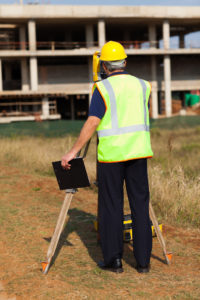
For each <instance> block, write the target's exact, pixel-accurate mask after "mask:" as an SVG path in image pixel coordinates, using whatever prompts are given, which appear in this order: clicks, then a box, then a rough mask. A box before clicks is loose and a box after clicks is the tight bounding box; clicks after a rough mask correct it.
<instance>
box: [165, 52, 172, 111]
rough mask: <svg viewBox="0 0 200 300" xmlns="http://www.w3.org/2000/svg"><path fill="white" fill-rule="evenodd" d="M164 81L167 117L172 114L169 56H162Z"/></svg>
mask: <svg viewBox="0 0 200 300" xmlns="http://www.w3.org/2000/svg"><path fill="white" fill-rule="evenodd" d="M164 81H165V113H166V116H167V117H170V116H171V114H172V96H171V63H170V56H169V55H165V56H164Z"/></svg>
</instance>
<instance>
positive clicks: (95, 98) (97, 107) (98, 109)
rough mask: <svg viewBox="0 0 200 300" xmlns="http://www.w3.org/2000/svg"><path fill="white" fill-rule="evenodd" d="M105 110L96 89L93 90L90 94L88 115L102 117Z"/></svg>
mask: <svg viewBox="0 0 200 300" xmlns="http://www.w3.org/2000/svg"><path fill="white" fill-rule="evenodd" d="M105 111H106V107H105V103H104V101H103V99H102V97H101V94H100V93H99V91H98V89H97V88H96V89H95V90H94V93H93V95H92V99H91V103H90V108H89V116H95V117H97V118H99V119H102V118H103V116H104V114H105Z"/></svg>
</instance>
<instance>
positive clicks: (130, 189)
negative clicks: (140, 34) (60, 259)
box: [62, 41, 153, 273]
mask: <svg viewBox="0 0 200 300" xmlns="http://www.w3.org/2000/svg"><path fill="white" fill-rule="evenodd" d="M126 58H127V55H126V53H125V51H124V48H123V46H122V45H121V44H119V43H117V42H113V41H110V42H108V43H106V44H105V45H104V46H103V47H102V49H101V56H100V61H101V64H102V67H103V69H104V71H105V73H106V76H107V78H106V79H104V80H101V81H99V82H97V83H95V85H94V92H93V96H92V100H91V105H90V110H89V117H88V119H87V121H86V122H85V124H84V126H83V128H82V130H81V133H80V136H79V138H78V139H77V141H76V143H75V144H74V146H73V147H72V149H71V150H70V151H69V152H68V153H67V154H66V155H64V156H63V157H62V166H63V167H64V168H66V169H67V168H70V163H69V161H70V160H71V159H73V158H74V157H75V156H76V153H77V152H78V151H79V150H80V149H81V148H82V147H83V145H84V144H85V143H86V142H87V140H88V139H89V138H90V137H91V136H92V134H93V133H94V131H95V130H97V132H98V138H99V144H98V172H97V173H98V188H99V192H98V214H99V216H98V217H99V233H100V240H101V248H102V253H103V258H104V260H103V261H101V262H99V263H98V266H99V267H100V268H102V269H108V270H111V271H114V272H118V273H120V272H123V268H122V262H121V259H122V255H123V186H124V181H125V184H126V189H127V194H128V199H129V204H130V208H131V215H132V220H133V246H134V256H135V259H136V261H137V267H136V269H137V271H138V272H140V273H147V272H149V264H150V255H151V249H152V233H151V224H150V219H149V186H148V175H147V158H149V157H152V155H153V153H152V150H151V145H150V133H149V112H148V101H149V95H150V84H149V82H147V81H144V80H142V79H139V78H136V77H134V76H131V75H129V74H128V73H126V72H125V71H124V69H125V67H126Z"/></svg>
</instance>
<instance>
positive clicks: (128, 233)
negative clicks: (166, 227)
mask: <svg viewBox="0 0 200 300" xmlns="http://www.w3.org/2000/svg"><path fill="white" fill-rule="evenodd" d="M123 225H124V226H123V238H124V242H131V241H132V240H133V238H134V232H133V229H132V219H131V214H128V215H124V221H123ZM159 228H160V231H161V232H162V224H159ZM94 229H95V230H96V231H98V221H97V220H95V221H94ZM151 231H152V237H155V236H157V235H156V232H155V228H154V225H153V224H152V223H151Z"/></svg>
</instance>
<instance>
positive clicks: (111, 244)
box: [98, 159, 152, 266]
mask: <svg viewBox="0 0 200 300" xmlns="http://www.w3.org/2000/svg"><path fill="white" fill-rule="evenodd" d="M124 181H125V184H126V190H127V194H128V199H129V205H130V209H131V215H132V220H133V251H134V256H135V259H136V261H137V263H138V264H139V265H141V266H146V265H148V264H149V262H150V256H151V250H152V232H151V223H150V219H149V184H148V174H147V159H135V160H130V161H126V162H118V163H98V187H99V195H98V219H99V233H100V242H101V248H102V253H103V258H104V262H105V263H106V264H109V263H111V262H112V261H113V260H114V259H115V258H122V255H123V204H124V196H123V188H124Z"/></svg>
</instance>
